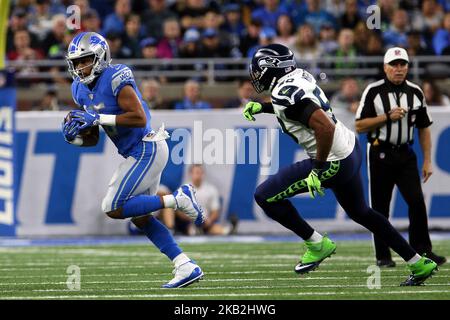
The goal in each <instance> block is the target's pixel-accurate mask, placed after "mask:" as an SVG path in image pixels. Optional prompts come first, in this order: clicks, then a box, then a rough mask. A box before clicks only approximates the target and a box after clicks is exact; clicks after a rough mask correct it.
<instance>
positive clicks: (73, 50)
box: [66, 32, 111, 84]
mask: <svg viewBox="0 0 450 320" xmlns="http://www.w3.org/2000/svg"><path fill="white" fill-rule="evenodd" d="M89 56H92V58H93V59H92V64H91V65H89V66H85V67H83V68H88V67H91V66H92V70H91V73H90V74H89V75H87V76H84V75H83V72H82V69H83V68H80V69H76V68H75V63H74V61H76V60H77V59H80V58H85V57H89ZM66 61H67V64H68V65H69V73H70V75H71V76H72V78H73V79H74V80H78V81H80V82H81V83H83V84H89V83H91V82H92V81H93V80H94V79H95V78H96V77H97V76H98V75H100V74H101V73H102V72H103V70H105V69H106V68H107V67H108V66H109V65H110V63H111V53H110V51H109V46H108V42H106V40H105V38H103V37H102V36H101V35H100V34H98V33H95V32H82V33H80V34H78V35H77V36H76V37H75V38H73V39H72V41H71V42H70V44H69V50H68V52H67V55H66Z"/></svg>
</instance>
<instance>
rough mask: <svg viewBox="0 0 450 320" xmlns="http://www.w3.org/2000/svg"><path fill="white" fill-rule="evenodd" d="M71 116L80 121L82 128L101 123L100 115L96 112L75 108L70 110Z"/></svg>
mask: <svg viewBox="0 0 450 320" xmlns="http://www.w3.org/2000/svg"><path fill="white" fill-rule="evenodd" d="M70 116H71V117H72V119H73V120H76V121H78V122H79V123H80V130H83V129H86V128H89V127H92V126H98V125H99V123H100V115H99V114H98V113H96V112H93V113H89V112H86V111H79V110H73V111H71V112H70Z"/></svg>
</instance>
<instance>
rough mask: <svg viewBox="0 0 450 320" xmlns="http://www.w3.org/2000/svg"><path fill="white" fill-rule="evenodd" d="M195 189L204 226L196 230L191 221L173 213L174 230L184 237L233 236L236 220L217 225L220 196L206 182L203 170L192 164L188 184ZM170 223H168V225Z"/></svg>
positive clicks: (200, 166) (182, 215)
mask: <svg viewBox="0 0 450 320" xmlns="http://www.w3.org/2000/svg"><path fill="white" fill-rule="evenodd" d="M188 183H191V184H192V185H193V186H194V187H195V189H196V197H197V201H198V203H199V204H200V205H201V206H202V208H203V210H204V214H205V217H206V219H205V222H204V224H203V225H202V226H201V227H199V228H196V227H195V226H194V225H193V223H192V220H191V219H189V218H188V217H187V216H186V215H185V214H184V213H181V212H178V211H177V212H176V213H175V230H176V231H181V232H182V233H183V234H186V235H195V234H198V233H200V234H201V233H203V234H207V235H227V234H234V233H235V232H236V228H237V223H238V221H237V220H233V221H232V223H231V224H228V225H223V224H221V223H219V222H220V221H219V220H220V212H221V210H222V208H221V207H222V206H221V200H220V194H219V192H218V190H217V188H216V186H214V185H213V184H211V183H209V182H208V181H206V175H205V170H204V168H203V166H202V165H200V164H193V165H191V166H190V167H189V182H188ZM170 224H171V223H169V225H170Z"/></svg>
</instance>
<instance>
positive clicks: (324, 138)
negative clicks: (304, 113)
mask: <svg viewBox="0 0 450 320" xmlns="http://www.w3.org/2000/svg"><path fill="white" fill-rule="evenodd" d="M308 125H309V127H310V128H311V129H313V130H314V136H315V137H316V142H317V154H316V162H317V163H318V164H325V162H326V161H327V158H328V154H329V153H330V150H331V146H332V145H333V137H334V130H335V125H334V123H333V121H331V119H330V118H329V117H328V116H327V114H326V113H325V112H324V111H323V110H322V109H320V108H317V109H316V110H315V111H313V112H312V114H311V116H310V118H309V121H308ZM319 167H320V165H319ZM320 169H321V168H320Z"/></svg>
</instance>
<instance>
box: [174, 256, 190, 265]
mask: <svg viewBox="0 0 450 320" xmlns="http://www.w3.org/2000/svg"><path fill="white" fill-rule="evenodd" d="M172 261H173V264H174V265H175V267H176V268H178V267H179V266H181V265H182V264H184V263H186V262H189V261H191V259H189V257H188V256H187V255H186V254H184V253H180V254H179V255H177V256H176V257H175V258H174V259H172Z"/></svg>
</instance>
